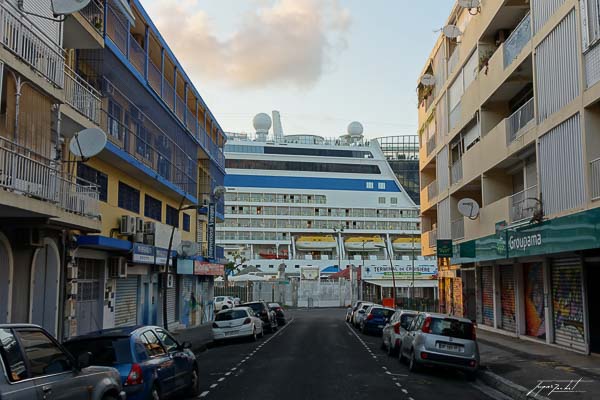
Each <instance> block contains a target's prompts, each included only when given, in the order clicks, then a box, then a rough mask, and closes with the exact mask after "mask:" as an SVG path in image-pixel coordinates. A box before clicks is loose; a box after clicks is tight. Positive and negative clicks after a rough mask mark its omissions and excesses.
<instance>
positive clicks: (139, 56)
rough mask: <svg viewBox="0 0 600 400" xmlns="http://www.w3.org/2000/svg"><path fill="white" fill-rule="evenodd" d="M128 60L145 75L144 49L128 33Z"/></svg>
mask: <svg viewBox="0 0 600 400" xmlns="http://www.w3.org/2000/svg"><path fill="white" fill-rule="evenodd" d="M129 61H131V63H132V64H133V66H134V67H135V69H137V70H138V72H139V73H140V74H142V76H144V75H146V73H145V69H146V51H145V50H144V49H143V48H142V46H140V44H139V43H138V42H137V40H135V38H134V37H133V36H131V35H129Z"/></svg>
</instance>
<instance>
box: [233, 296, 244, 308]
mask: <svg viewBox="0 0 600 400" xmlns="http://www.w3.org/2000/svg"><path fill="white" fill-rule="evenodd" d="M232 299H233V306H234V307H237V306H240V305H242V300H241V299H240V298H239V297H232Z"/></svg>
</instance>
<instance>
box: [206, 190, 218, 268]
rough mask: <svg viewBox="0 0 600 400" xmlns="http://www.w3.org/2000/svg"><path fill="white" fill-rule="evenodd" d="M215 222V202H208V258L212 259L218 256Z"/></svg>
mask: <svg viewBox="0 0 600 400" xmlns="http://www.w3.org/2000/svg"><path fill="white" fill-rule="evenodd" d="M215 222H216V221H215V203H213V202H211V203H209V204H208V229H207V230H206V235H207V242H208V258H210V259H215V256H216V245H215V229H216V223H215Z"/></svg>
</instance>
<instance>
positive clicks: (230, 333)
mask: <svg viewBox="0 0 600 400" xmlns="http://www.w3.org/2000/svg"><path fill="white" fill-rule="evenodd" d="M237 333H238V331H230V332H225V336H231V335H236V334H237Z"/></svg>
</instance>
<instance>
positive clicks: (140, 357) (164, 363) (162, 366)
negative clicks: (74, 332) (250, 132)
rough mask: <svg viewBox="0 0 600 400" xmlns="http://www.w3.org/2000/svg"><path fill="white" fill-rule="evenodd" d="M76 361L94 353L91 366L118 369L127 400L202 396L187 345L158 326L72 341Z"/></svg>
mask: <svg viewBox="0 0 600 400" xmlns="http://www.w3.org/2000/svg"><path fill="white" fill-rule="evenodd" d="M64 346H65V347H66V348H67V349H68V350H69V351H70V352H71V353H72V354H73V355H75V357H77V356H79V354H82V353H86V352H90V353H91V354H92V359H91V364H92V365H102V366H110V367H114V368H116V369H117V370H118V371H119V373H120V375H121V381H122V383H123V389H124V390H125V393H126V394H127V399H128V400H129V399H134V400H135V399H138V400H147V399H163V398H166V397H170V396H173V395H177V394H182V393H185V392H187V394H188V395H190V396H194V397H195V396H197V395H198V393H199V383H200V382H199V381H200V379H199V372H198V364H197V362H196V357H195V356H194V353H192V351H191V350H190V349H189V348H190V347H191V346H190V345H189V344H187V343H184V344H183V345H181V344H179V343H178V342H177V341H176V340H175V339H174V338H173V336H171V334H170V333H169V332H167V331H166V330H164V329H163V328H160V327H158V326H133V327H126V328H114V329H105V330H101V331H97V332H92V333H90V334H87V335H84V336H79V337H76V338H73V339H71V340H68V341H66V342H65V343H64Z"/></svg>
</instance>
